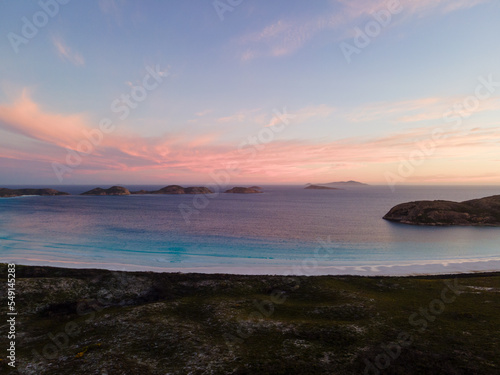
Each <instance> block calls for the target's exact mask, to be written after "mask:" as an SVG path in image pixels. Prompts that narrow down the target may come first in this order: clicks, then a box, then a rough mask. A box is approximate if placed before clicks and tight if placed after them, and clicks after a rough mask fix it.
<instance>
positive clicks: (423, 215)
mask: <svg viewBox="0 0 500 375" xmlns="http://www.w3.org/2000/svg"><path fill="white" fill-rule="evenodd" d="M384 219H385V220H389V221H395V222H398V223H403V224H413V225H483V226H500V195H494V196H491V197H486V198H481V199H473V200H469V201H465V202H451V201H444V200H436V201H416V202H408V203H402V204H398V205H397V206H394V207H393V208H391V210H390V211H389V212H388V213H387V214H386V215H385V216H384Z"/></svg>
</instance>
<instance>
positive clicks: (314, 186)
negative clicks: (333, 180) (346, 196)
mask: <svg viewBox="0 0 500 375" xmlns="http://www.w3.org/2000/svg"><path fill="white" fill-rule="evenodd" d="M304 189H316V190H341V189H339V188H335V187H330V186H321V185H309V186H306V187H305V188H304Z"/></svg>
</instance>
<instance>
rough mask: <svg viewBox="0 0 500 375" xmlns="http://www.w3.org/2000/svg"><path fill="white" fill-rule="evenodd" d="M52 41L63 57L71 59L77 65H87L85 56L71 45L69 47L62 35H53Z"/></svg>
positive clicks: (66, 59) (67, 59)
mask: <svg viewBox="0 0 500 375" xmlns="http://www.w3.org/2000/svg"><path fill="white" fill-rule="evenodd" d="M52 43H53V44H54V47H55V48H56V50H57V53H58V55H59V57H60V58H61V59H63V60H65V61H69V62H71V63H72V64H74V65H77V66H80V65H85V60H84V58H83V56H82V55H81V54H80V53H79V52H76V51H73V50H72V49H71V48H70V47H68V46H67V45H66V44H65V43H64V41H63V40H62V38H61V37H59V36H57V37H53V38H52Z"/></svg>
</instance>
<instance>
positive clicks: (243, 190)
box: [224, 186, 262, 194]
mask: <svg viewBox="0 0 500 375" xmlns="http://www.w3.org/2000/svg"><path fill="white" fill-rule="evenodd" d="M224 193H230V194H256V193H262V191H261V190H260V189H257V188H256V186H254V187H241V186H236V187H233V188H232V189H229V190H226V191H225V192H224Z"/></svg>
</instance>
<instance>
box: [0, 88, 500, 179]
mask: <svg viewBox="0 0 500 375" xmlns="http://www.w3.org/2000/svg"><path fill="white" fill-rule="evenodd" d="M332 110H333V109H331V108H328V107H323V106H319V107H306V108H305V109H302V110H298V111H296V113H297V114H298V115H297V116H298V117H300V116H302V118H303V119H307V118H311V116H313V117H314V116H324V115H327V114H328V113H330V112H331V111H332ZM294 120H295V119H294ZM95 127H96V124H92V123H91V122H90V121H89V120H88V119H87V118H86V117H85V116H83V115H61V114H57V113H48V112H46V111H44V110H43V109H42V108H41V107H40V106H39V105H38V104H36V103H35V102H33V101H32V100H31V99H30V97H29V95H28V94H27V93H24V95H23V97H21V98H20V99H19V100H18V101H17V102H16V103H13V104H12V105H3V106H0V131H3V132H7V134H13V135H16V134H17V135H20V136H23V137H25V138H27V139H28V140H30V141H27V142H15V143H13V144H10V145H9V147H6V148H2V152H1V153H0V157H2V158H10V159H16V160H29V161H35V160H45V161H47V162H50V161H59V162H62V163H64V160H65V157H66V149H68V148H69V149H73V150H75V149H77V146H78V143H79V142H80V141H82V140H84V139H86V138H85V137H86V136H85V134H86V133H88V132H89V131H90V130H92V129H93V128H95ZM432 130H433V127H421V128H417V129H412V130H408V131H403V132H399V133H393V134H386V135H384V136H379V137H375V138H372V139H366V137H354V138H348V139H341V140H337V141H330V142H326V141H319V142H312V141H304V140H300V141H299V140H293V139H292V140H278V139H276V140H274V141H272V142H269V143H267V144H266V145H265V147H263V148H262V149H261V150H259V151H258V152H245V150H244V149H243V150H241V149H238V146H239V144H238V143H239V142H236V143H235V142H221V141H220V139H219V134H217V132H209V133H204V134H198V135H197V136H192V135H191V134H188V133H187V132H186V133H177V134H165V135H163V136H157V137H145V136H141V135H140V134H125V133H119V132H116V133H111V134H107V135H105V137H104V139H103V141H102V142H101V144H100V145H99V147H97V149H96V151H95V152H94V153H92V154H91V155H88V156H86V157H85V162H84V164H82V165H81V166H80V167H79V168H78V170H75V173H77V174H78V173H81V174H86V175H92V174H95V173H101V172H102V173H104V172H105V171H108V172H111V171H117V172H119V171H121V172H126V173H130V172H138V171H141V173H151V174H155V173H156V174H157V175H158V176H159V175H161V174H164V173H166V171H168V172H169V173H171V172H175V173H176V174H177V175H178V176H179V175H186V176H187V175H191V176H192V175H197V176H209V174H210V173H211V172H213V171H214V170H215V169H217V168H225V167H226V166H227V165H231V164H234V163H236V164H237V165H238V169H239V171H240V173H239V174H240V175H241V176H245V177H246V178H247V179H254V180H256V179H257V180H259V179H260V180H262V179H263V178H269V179H271V178H272V179H274V180H275V181H277V182H279V181H287V180H290V181H292V180H295V181H297V180H300V179H301V178H307V177H308V176H311V179H312V178H314V176H317V177H318V178H319V177H321V176H329V175H332V174H333V173H336V172H338V171H349V170H359V169H360V168H361V169H362V168H365V169H368V170H373V169H376V168H381V166H382V165H384V164H388V163H397V162H399V160H400V159H401V157H404V156H405V155H407V154H408V152H409V150H413V149H415V147H416V146H415V145H416V140H418V139H420V140H421V139H428V138H429V137H430V134H432ZM498 139H500V124H497V126H492V127H489V128H479V127H476V128H475V129H473V130H472V131H470V132H469V133H468V134H467V135H465V136H464V135H463V133H462V132H460V131H459V130H453V129H449V130H446V131H445V134H444V136H443V139H442V141H441V142H440V144H439V145H438V150H437V152H436V153H435V154H433V155H431V156H429V160H440V161H441V162H442V161H443V160H444V161H445V162H446V163H448V165H454V163H455V164H456V162H457V160H462V159H463V158H464V155H467V157H469V158H474V159H475V160H482V161H487V162H492V155H497V154H498V146H499V142H498ZM33 141H34V142H38V143H36V145H37V146H36V147H31V144H32V143H30V142H33ZM246 151H251V150H249V149H247V150H246ZM250 154H253V156H252V157H250V156H249V155H250ZM49 159H50V160H49ZM155 171H156V172H155ZM494 171H496V169H491V168H490V170H489V171H488V170H487V171H486V172H487V173H493V172H494ZM471 172H473V170H472V169H471ZM476 172H477V171H476ZM486 172H485V173H486ZM201 178H203V177H200V179H201ZM380 178H381V179H382V174H381V177H380Z"/></svg>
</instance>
